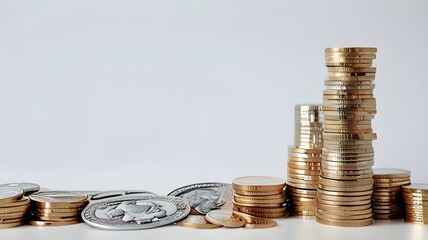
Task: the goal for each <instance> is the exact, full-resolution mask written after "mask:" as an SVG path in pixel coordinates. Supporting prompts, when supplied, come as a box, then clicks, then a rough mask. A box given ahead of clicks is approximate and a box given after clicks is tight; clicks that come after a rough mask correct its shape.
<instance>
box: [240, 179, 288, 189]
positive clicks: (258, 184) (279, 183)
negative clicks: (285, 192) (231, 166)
mask: <svg viewBox="0 0 428 240" xmlns="http://www.w3.org/2000/svg"><path fill="white" fill-rule="evenodd" d="M232 184H233V189H240V190H244V191H275V190H281V189H283V188H284V187H285V181H284V180H283V179H280V178H275V177H268V176H247V177H240V178H236V179H235V180H233V183H232Z"/></svg>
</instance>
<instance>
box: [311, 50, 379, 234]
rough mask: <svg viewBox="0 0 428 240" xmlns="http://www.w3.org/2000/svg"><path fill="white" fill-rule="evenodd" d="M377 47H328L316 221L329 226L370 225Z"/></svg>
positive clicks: (371, 220) (371, 219)
mask: <svg viewBox="0 0 428 240" xmlns="http://www.w3.org/2000/svg"><path fill="white" fill-rule="evenodd" d="M376 51H377V49H376V48H360V47H352V48H327V49H326V50H325V53H326V56H325V60H326V66H327V69H328V73H329V75H328V77H327V79H326V80H325V86H326V89H325V90H324V94H323V107H322V110H323V113H324V119H325V121H324V130H323V150H322V161H321V173H320V179H319V188H318V198H317V212H316V220H317V222H319V223H322V224H326V225H333V226H348V227H357V226H367V225H371V224H372V223H373V216H372V207H371V198H372V192H373V170H372V166H373V164H374V149H373V145H372V141H373V140H375V139H376V134H375V133H373V130H372V127H371V120H372V119H373V118H374V116H375V114H376V100H375V98H374V96H373V89H374V87H375V85H374V84H373V81H374V80H375V72H376V68H374V67H372V61H373V59H375V58H376Z"/></svg>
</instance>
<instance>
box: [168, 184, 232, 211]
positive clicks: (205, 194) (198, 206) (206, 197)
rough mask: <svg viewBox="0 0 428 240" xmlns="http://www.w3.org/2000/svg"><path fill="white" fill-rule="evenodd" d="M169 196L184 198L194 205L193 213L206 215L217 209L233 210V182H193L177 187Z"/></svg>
mask: <svg viewBox="0 0 428 240" xmlns="http://www.w3.org/2000/svg"><path fill="white" fill-rule="evenodd" d="M168 196H175V197H180V198H182V199H184V200H185V201H186V202H188V203H189V204H190V206H191V207H192V214H198V213H199V214H204V215H205V214H207V213H209V212H210V211H212V210H215V209H223V210H232V207H233V203H232V199H233V189H232V184H228V183H213V182H209V183H197V184H191V185H187V186H184V187H181V188H178V189H175V190H174V191H172V192H170V193H168ZM193 210H194V211H193ZM195 211H196V212H195Z"/></svg>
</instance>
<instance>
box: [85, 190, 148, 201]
mask: <svg viewBox="0 0 428 240" xmlns="http://www.w3.org/2000/svg"><path fill="white" fill-rule="evenodd" d="M82 193H85V192H82ZM85 194H86V193H85ZM134 194H151V195H156V194H154V193H152V192H149V191H145V190H110V191H102V192H96V193H94V194H92V195H91V196H90V198H89V199H90V200H91V201H98V200H103V199H107V198H112V197H122V196H127V195H134ZM88 195H89V194H88Z"/></svg>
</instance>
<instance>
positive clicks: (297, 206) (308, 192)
mask: <svg viewBox="0 0 428 240" xmlns="http://www.w3.org/2000/svg"><path fill="white" fill-rule="evenodd" d="M322 129H323V128H322V112H321V106H320V105H296V107H295V135H294V144H295V145H294V146H289V147H288V166H287V180H288V184H287V197H288V198H289V199H290V203H291V209H290V210H291V212H292V213H293V214H295V215H301V216H314V215H315V203H316V197H317V188H318V181H319V172H320V168H321V150H322Z"/></svg>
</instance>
